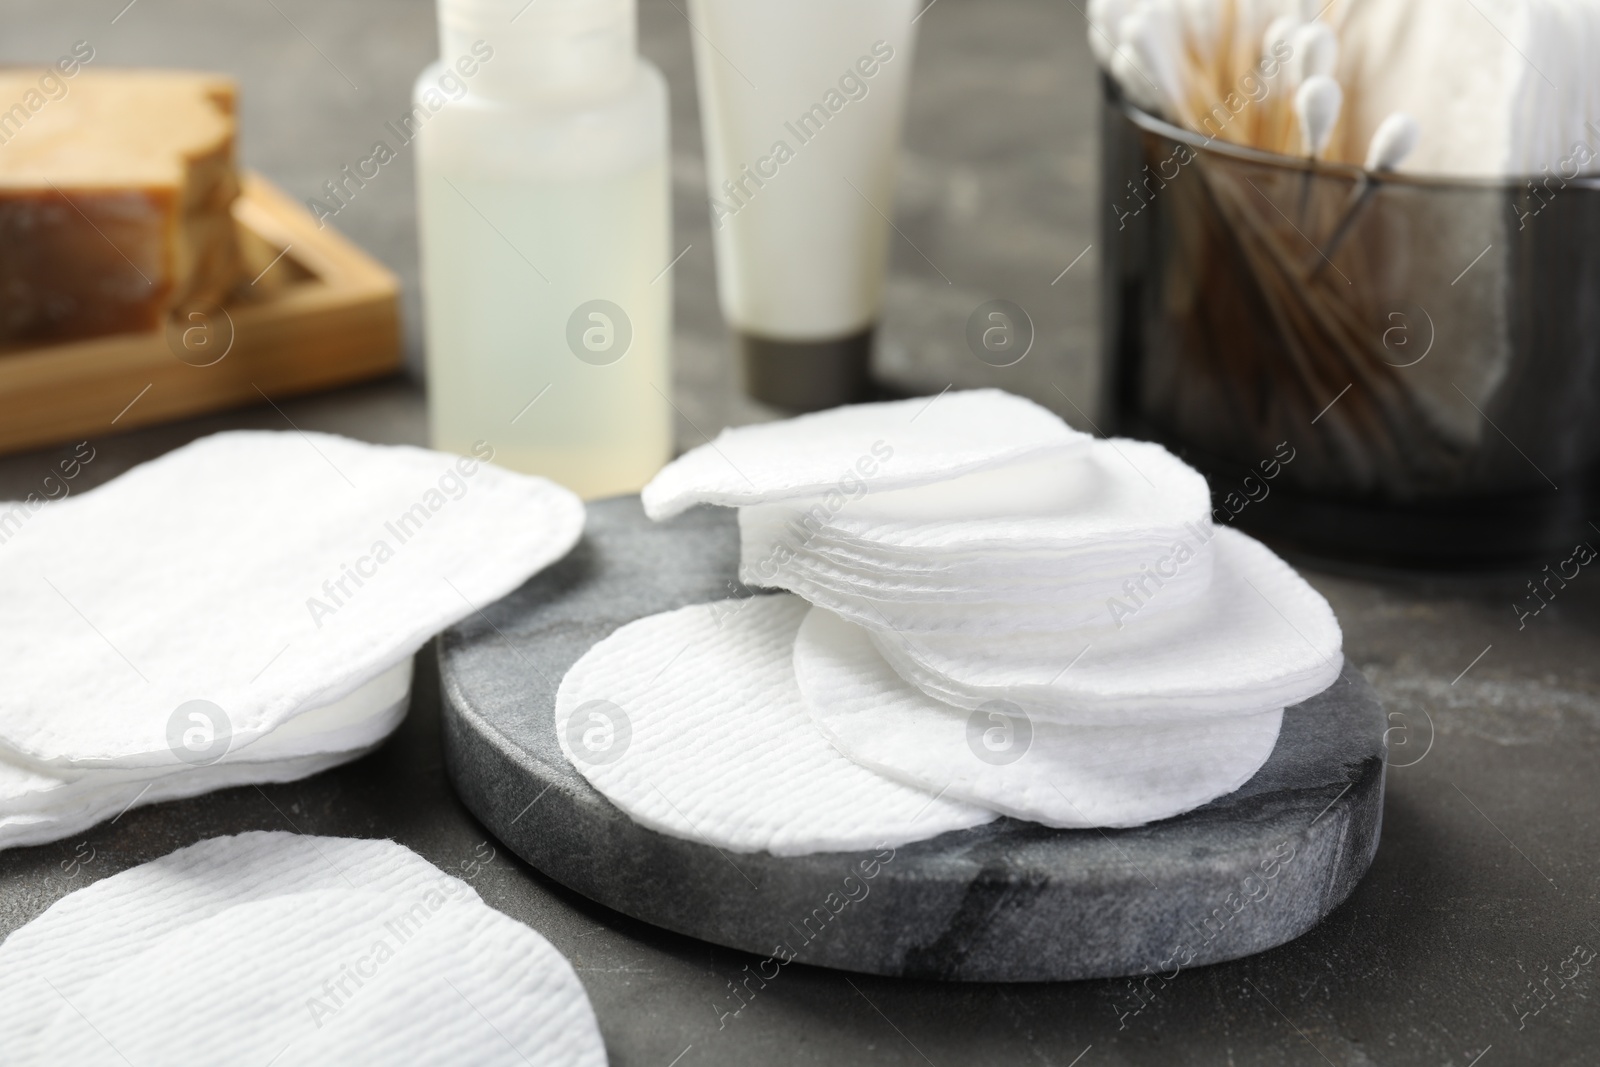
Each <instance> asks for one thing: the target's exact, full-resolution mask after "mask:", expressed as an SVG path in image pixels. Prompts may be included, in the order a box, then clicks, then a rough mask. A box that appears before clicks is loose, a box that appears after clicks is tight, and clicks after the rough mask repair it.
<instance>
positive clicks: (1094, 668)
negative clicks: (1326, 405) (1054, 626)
mask: <svg viewBox="0 0 1600 1067" xmlns="http://www.w3.org/2000/svg"><path fill="white" fill-rule="evenodd" d="M1212 545H1213V548H1214V550H1215V554H1216V559H1215V563H1214V570H1213V575H1212V582H1211V586H1210V588H1209V589H1208V590H1207V591H1206V593H1205V595H1204V596H1202V597H1200V598H1199V599H1197V600H1194V601H1191V602H1190V603H1188V604H1185V605H1183V606H1182V607H1179V608H1176V609H1174V610H1172V611H1167V612H1164V613H1161V614H1151V615H1148V616H1146V615H1145V614H1144V608H1145V607H1147V606H1148V604H1149V599H1145V600H1143V601H1135V600H1134V599H1132V598H1128V599H1127V600H1125V601H1124V603H1123V606H1122V609H1121V610H1120V611H1119V612H1118V619H1119V621H1120V622H1121V624H1122V626H1121V628H1120V629H1118V628H1116V627H1110V626H1108V627H1101V628H1098V629H1084V630H1076V631H1063V632H1061V633H1059V634H1055V635H1034V634H1027V635H1021V634H1013V635H1010V636H1008V637H994V638H978V637H961V638H946V637H941V636H932V635H915V636H913V635H907V634H902V633H894V632H873V633H872V635H871V636H872V641H873V643H874V644H875V645H876V646H877V648H878V651H879V652H881V653H882V654H883V657H884V659H886V660H888V661H889V664H890V666H892V667H893V668H894V669H895V671H896V672H897V673H898V674H899V675H900V676H901V677H902V678H904V679H905V680H906V681H908V682H910V683H911V684H912V685H914V686H916V687H917V688H918V689H920V690H922V691H923V692H924V693H926V694H928V695H929V696H931V697H933V698H934V699H935V700H938V701H941V702H943V703H947V704H954V705H956V706H958V707H963V708H968V709H972V708H977V707H979V706H981V705H982V704H984V703H986V702H988V701H991V700H1007V701H1010V702H1012V703H1014V704H1017V705H1018V706H1019V707H1021V708H1022V709H1023V710H1024V711H1025V712H1027V714H1028V715H1030V716H1032V717H1033V718H1034V719H1035V720H1049V721H1055V722H1063V723H1069V724H1079V725H1106V726H1127V725H1134V724H1142V723H1155V722H1175V721H1183V720H1187V719H1194V718H1200V717H1212V718H1226V717H1229V716H1236V715H1250V714H1257V713H1266V712H1269V711H1274V710H1277V709H1278V708H1287V707H1292V706H1293V705H1295V704H1298V703H1300V702H1301V701H1303V700H1307V699H1309V698H1311V697H1313V696H1315V695H1316V694H1318V693H1320V692H1322V690H1324V689H1326V688H1328V686H1330V685H1332V684H1333V683H1334V681H1335V679H1337V678H1338V677H1339V670H1340V668H1341V667H1342V666H1343V664H1344V656H1343V653H1342V651H1341V647H1342V637H1341V634H1340V631H1339V621H1338V620H1337V619H1336V618H1334V615H1333V609H1332V608H1330V607H1329V606H1328V602H1327V601H1326V600H1324V599H1323V598H1322V595H1321V594H1320V593H1318V592H1317V591H1316V590H1315V589H1313V588H1311V586H1310V585H1308V584H1306V581H1305V579H1303V578H1301V577H1300V576H1299V575H1298V574H1296V573H1295V571H1294V569H1293V568H1292V567H1290V566H1289V565H1288V564H1287V563H1285V562H1283V561H1282V560H1281V559H1279V558H1278V557H1277V556H1275V555H1273V553H1272V551H1271V550H1270V549H1268V548H1267V547H1266V546H1265V545H1262V544H1261V543H1260V542H1258V541H1254V540H1252V539H1251V538H1249V537H1246V536H1245V535H1244V534H1242V533H1239V532H1238V531H1237V530H1233V529H1229V528H1227V527H1221V528H1218V529H1217V530H1216V536H1215V540H1214V541H1213V542H1212ZM1160 595H1161V593H1160V591H1159V590H1157V591H1155V592H1154V594H1153V596H1154V597H1159V596H1160Z"/></svg>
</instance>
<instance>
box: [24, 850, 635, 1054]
mask: <svg viewBox="0 0 1600 1067" xmlns="http://www.w3.org/2000/svg"><path fill="white" fill-rule="evenodd" d="M0 992H3V994H4V997H3V1000H0V1020H3V1022H4V1024H5V1025H4V1029H5V1031H6V1033H7V1037H8V1042H7V1061H8V1062H17V1063H57V1062H72V1063H100V1062H106V1063H125V1062H127V1060H132V1061H133V1062H160V1063H222V1062H227V1063H237V1062H256V1063H267V1062H272V1063H276V1064H290V1063H354V1062H381V1063H416V1064H453V1063H526V1062H534V1061H537V1062H540V1063H551V1064H563V1065H567V1064H570V1065H575V1067H576V1065H583V1067H588V1065H600V1064H604V1062H605V1053H604V1047H603V1045H602V1043H601V1040H600V1037H599V1033H598V1029H597V1027H596V1024H595V1020H594V1014H593V1011H592V1009H591V1008H590V1007H589V1004H588V999H587V997H586V996H585V995H584V992H583V988H582V986H581V984H580V983H579V982H578V980H577V976H576V975H575V974H574V973H573V972H572V969H571V967H570V966H569V965H568V964H567V963H566V961H565V960H563V959H562V958H561V956H560V954H559V953H557V952H556V951H555V950H554V949H553V948H552V947H551V946H550V945H549V943H548V942H546V941H545V940H544V939H543V938H541V937H539V935H537V934H536V933H534V932H533V931H531V930H529V929H527V928H526V927H524V926H522V925H521V924H519V923H517V922H515V921H513V920H511V919H508V918H506V917H505V916H503V915H500V914H499V913H497V912H495V911H493V910H491V909H489V908H487V907H485V906H484V905H483V904H482V902H481V901H479V900H478V898H477V895H476V894H475V893H473V891H472V889H471V887H469V886H467V885H466V884H465V883H462V882H460V881H458V880H456V879H454V878H450V877H449V876H447V875H444V874H443V873H442V872H440V871H439V870H437V869H436V868H434V867H432V866H431V865H430V864H428V863H426V862H425V861H423V860H422V859H420V858H419V857H417V856H415V855H414V854H413V853H411V852H410V851H409V850H406V849H404V848H401V847H400V846H398V845H393V844H390V843H388V842H371V841H346V840H341V839H335V838H305V837H298V836H295V835H287V834H246V835H241V836H240V837H238V838H219V839H213V840H212V841H207V842H202V843H201V844H200V845H197V846H194V847H192V848H189V849H185V850H182V851H180V852H178V853H175V854H173V855H172V856H169V857H166V858H164V859H162V860H158V861H156V862H155V863H153V864H147V865H145V866H144V867H141V868H136V869H135V870H133V871H128V872H124V873H123V874H120V875H116V876H113V877H112V878H110V879H107V880H106V881H105V882H102V883H97V884H95V885H93V886H90V887H88V888H87V889H85V890H81V891H79V892H78V893H75V894H72V895H70V896H68V897H66V898H65V899H63V900H62V901H60V902H58V903H57V904H56V905H55V906H54V907H52V908H51V909H50V910H49V911H47V912H45V914H44V915H43V916H41V917H40V918H39V919H38V920H36V921H35V922H34V923H32V924H30V925H29V926H26V927H24V928H23V929H22V930H20V931H18V932H17V933H16V934H14V935H13V936H12V938H11V939H9V940H8V941H7V942H6V943H5V945H4V946H0ZM196 1004H203V1005H204V1006H205V1010H204V1011H201V1012H196V1011H195V1005H196ZM86 1020H88V1021H89V1022H90V1025H87V1026H86V1025H85V1021H86ZM13 1023H16V1024H17V1027H16V1029H15V1030H13V1029H12V1027H11V1024H13ZM13 1033H15V1034H16V1038H15V1039H12V1034H13ZM124 1057H126V1058H127V1059H124ZM530 1057H531V1059H530Z"/></svg>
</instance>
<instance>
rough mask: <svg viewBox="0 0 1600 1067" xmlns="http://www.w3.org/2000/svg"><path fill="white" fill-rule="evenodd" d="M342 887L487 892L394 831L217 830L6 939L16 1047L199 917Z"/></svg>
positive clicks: (57, 906) (61, 903)
mask: <svg viewBox="0 0 1600 1067" xmlns="http://www.w3.org/2000/svg"><path fill="white" fill-rule="evenodd" d="M84 870H86V871H92V870H93V866H92V865H90V866H86V867H85V868H84ZM339 888H343V889H359V890H365V891H371V892H378V893H384V894H387V895H390V896H392V897H395V898H398V899H403V900H411V899H418V898H421V897H423V896H424V895H426V894H427V893H429V892H430V891H436V892H439V893H441V894H443V895H444V896H446V897H449V898H451V899H456V898H465V899H469V900H477V894H476V893H475V892H474V891H473V890H472V887H471V886H469V885H467V884H466V883H465V882H462V881H460V880H459V879H456V878H452V877H451V876H449V875H447V874H445V873H444V872H443V871H441V870H439V869H438V868H437V867H435V866H434V865H433V864H431V863H429V862H428V861H427V860H425V859H423V858H422V857H421V856H418V855H417V854H416V853H415V852H412V851H411V850H410V849H408V848H406V847H404V846H403V845H397V844H395V843H394V842H392V841H368V840H359V839H355V838H336V837H311V836H306V835H303V834H294V833H282V832H261V831H254V832H251V833H244V834H238V835H236V836H232V837H213V838H210V839H208V840H205V841H201V842H200V843H198V844H195V845H190V846H189V847H187V848H182V849H179V850H178V851H176V852H172V853H169V854H168V855H166V856H162V857H161V858H160V859H157V860H152V861H151V862H149V863H146V864H143V865H142V866H139V867H134V868H132V869H131V870H126V871H122V872H120V873H118V874H114V875H111V876H110V877H108V878H103V879H101V880H100V881H98V882H94V883H91V884H89V885H86V886H85V887H84V888H82V889H79V890H77V891H75V892H72V893H69V894H68V895H66V896H65V897H62V898H61V899H60V900H58V901H56V903H54V904H53V905H51V906H50V907H49V908H48V909H46V910H45V911H44V912H43V913H42V914H41V915H39V916H38V917H37V918H35V919H34V920H33V921H32V922H30V923H28V924H27V925H26V926H23V927H22V928H21V929H19V930H16V931H14V932H13V933H12V934H11V935H10V936H9V937H8V938H6V940H5V941H4V943H3V944H0V1034H4V1035H5V1036H6V1045H7V1048H8V1053H10V1054H11V1055H14V1056H18V1057H21V1056H22V1055H23V1054H24V1051H30V1050H37V1049H38V1048H39V1046H37V1045H33V1044H30V1042H31V1041H33V1040H34V1039H36V1038H37V1036H38V1034H39V1033H40V1032H42V1031H43V1029H44V1027H45V1026H46V1024H47V1023H48V1022H49V1020H50V1018H51V1016H53V1015H54V1013H55V1012H56V1010H57V1009H58V1008H60V1007H61V1006H62V998H63V997H65V998H66V1000H68V1001H75V1000H76V998H77V997H78V995H79V994H81V993H82V992H83V991H84V990H85V989H86V988H87V987H88V986H89V984H90V983H91V982H92V981H93V980H94V978H95V976H96V975H98V974H101V973H103V972H104V971H105V970H106V969H107V968H109V967H112V966H115V965H118V964H120V963H122V962H124V961H126V960H129V959H131V958H133V957H134V956H136V955H138V954H139V953H140V952H143V951H144V950H145V949H146V948H148V947H150V946H151V945H154V944H157V943H159V942H162V941H164V940H165V939H167V938H168V937H171V936H173V935H174V934H176V933H177V932H179V931H180V930H182V929H184V928H185V927H187V926H189V925H191V924H193V923H195V922H198V921H200V920H202V919H205V918H208V917H209V916H211V915H215V914H216V913H218V912H220V911H222V910H224V909H225V908H229V907H232V906H234V905H236V904H241V903H245V902H248V901H252V900H261V899H266V898H269V897H276V896H282V895H285V894H289V893H305V892H314V891H316V890H323V889H339ZM52 987H53V988H52ZM155 1061H165V1062H170V1060H169V1059H168V1058H167V1057H162V1056H157V1057H155ZM38 1062H58V1063H59V1062H64V1061H63V1060H61V1059H60V1058H55V1059H50V1058H46V1057H43V1056H41V1057H40V1058H39V1059H38ZM152 1062H154V1061H152Z"/></svg>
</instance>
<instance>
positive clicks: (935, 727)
mask: <svg viewBox="0 0 1600 1067" xmlns="http://www.w3.org/2000/svg"><path fill="white" fill-rule="evenodd" d="M794 665H795V677H796V679H797V681H798V684H799V686H800V693H801V696H802V698H803V699H804V701H805V705H806V710H807V711H808V712H809V713H810V714H811V718H812V720H813V721H814V722H816V724H817V726H818V727H819V728H820V729H821V730H822V732H823V733H824V734H826V735H827V737H828V739H829V740H830V741H832V742H833V744H834V746H835V747H836V748H838V749H839V751H841V752H843V753H845V754H846V755H848V756H849V757H850V758H851V759H852V760H854V761H856V762H857V763H859V764H861V765H862V766H864V767H869V768H871V769H872V770H875V771H878V772H879V773H881V774H884V775H886V776H888V777H890V778H893V779H895V780H896V781H900V782H905V783H907V784H908V785H914V786H919V787H921V788H923V789H928V790H932V791H936V792H941V793H943V794H944V795H946V796H949V797H953V798H957V799H960V800H966V801H970V802H971V803H974V804H980V805H982V806H984V807H987V808H991V809H993V810H995V811H999V812H1002V813H1003V814H1006V815H1010V816H1012V817H1013V818H1018V819H1029V820H1032V821H1033V822H1037V823H1043V824H1044V825H1046V826H1058V827H1074V828H1076V827H1091V826H1141V825H1143V824H1145V823H1147V822H1153V821H1155V820H1157V819H1165V818H1169V817H1171V816H1173V815H1178V814H1180V813H1182V812H1185V811H1189V810H1190V809H1192V808H1196V807H1199V806H1200V805H1201V804H1204V803H1206V802H1207V801H1209V800H1213V799H1215V798H1217V797H1219V796H1222V795H1224V794H1226V793H1231V792H1233V791H1234V790H1235V789H1237V788H1239V787H1240V786H1241V785H1243V784H1244V783H1245V782H1247V781H1249V780H1250V777H1251V776H1252V775H1254V774H1255V773H1256V771H1258V770H1260V768H1261V765H1262V764H1263V763H1265V762H1266V760H1267V757H1268V756H1270V755H1271V754H1272V748H1273V745H1275V744H1276V743H1277V740H1278V727H1279V725H1280V723H1281V722H1282V720H1283V712H1282V711H1269V712H1264V713H1261V714H1255V715H1244V716H1233V717H1228V718H1211V719H1201V720H1197V721H1194V722H1186V723H1175V724H1161V725H1158V726H1151V725H1136V726H1064V725H1061V724H1059V723H1052V722H1043V721H1034V720H1032V719H1031V718H1030V717H1029V716H1028V715H1026V714H1025V713H1024V712H1022V711H1021V709H1019V708H1017V707H1016V706H1014V705H1007V704H1005V703H1004V702H1001V701H995V702H992V703H990V704H989V705H986V706H985V707H983V708H980V709H978V710H973V711H969V710H967V709H965V708H956V707H952V706H951V705H949V704H942V703H940V702H938V701H936V700H933V699H931V698H929V697H928V696H926V695H924V694H923V693H921V692H919V691H918V690H916V689H913V688H912V687H911V686H909V685H907V684H906V682H905V681H904V680H903V679H902V678H901V677H900V676H899V675H897V674H896V673H895V672H894V671H893V670H892V669H891V668H890V667H889V665H888V664H887V663H886V662H884V659H883V657H882V656H880V655H879V654H878V652H877V650H876V649H875V648H874V647H873V645H872V642H871V641H870V640H869V639H868V637H867V634H866V633H865V632H864V631H863V630H862V629H861V628H859V627H857V626H854V625H852V624H851V623H849V622H846V621H845V620H843V619H841V618H839V617H838V616H836V615H834V614H832V613H831V612H828V611H825V610H823V609H821V608H813V609H811V611H810V612H809V613H808V614H807V615H806V619H805V622H804V623H802V624H801V626H800V632H799V635H798V637H797V639H796V641H795V649H794Z"/></svg>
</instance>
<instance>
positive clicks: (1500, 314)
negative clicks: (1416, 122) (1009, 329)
mask: <svg viewBox="0 0 1600 1067" xmlns="http://www.w3.org/2000/svg"><path fill="white" fill-rule="evenodd" d="M1104 84H1105V105H1104V109H1103V125H1102V146H1101V151H1102V193H1103V196H1104V198H1105V200H1106V205H1105V209H1106V215H1105V222H1104V226H1103V228H1102V239H1101V247H1102V249H1103V250H1104V259H1103V262H1104V269H1103V275H1102V286H1103V309H1102V311H1103V316H1102V337H1103V342H1102V345H1103V347H1102V355H1103V359H1104V371H1105V373H1104V378H1103V382H1104V395H1103V397H1102V405H1101V410H1102V412H1103V413H1104V414H1105V415H1106V417H1107V419H1108V420H1110V423H1111V426H1107V427H1106V428H1107V429H1108V430H1110V429H1111V428H1112V427H1113V426H1114V427H1115V432H1118V433H1122V434H1125V435H1129V436H1135V437H1143V438H1147V439H1150V440H1155V441H1159V442H1161V443H1162V444H1164V445H1166V446H1167V447H1168V448H1170V449H1172V450H1173V451H1174V452H1176V453H1177V454H1179V455H1181V456H1182V457H1183V458H1184V459H1186V460H1187V461H1189V462H1190V463H1192V464H1193V465H1195V466H1196V467H1198V468H1199V469H1200V470H1202V471H1203V472H1204V473H1205V474H1206V475H1207V477H1208V479H1209V480H1210V482H1211V486H1212V491H1213V496H1214V500H1215V502H1216V504H1217V511H1216V515H1215V517H1216V519H1217V521H1219V522H1231V523H1235V524H1237V525H1239V526H1241V527H1242V528H1245V529H1247V530H1249V531H1251V532H1254V533H1256V534H1257V535H1258V536H1261V537H1263V538H1265V539H1267V540H1270V541H1272V542H1274V543H1275V544H1278V545H1280V546H1282V547H1284V548H1286V549H1288V550H1290V551H1298V552H1300V553H1302V554H1306V555H1310V556H1315V557H1322V558H1328V559H1337V560H1345V561H1352V562H1359V563H1367V564H1377V565H1381V566H1399V567H1407V568H1418V567H1421V568H1440V569H1462V568H1477V567H1498V566H1509V565H1516V564H1520V563H1523V562H1538V561H1544V560H1548V559H1549V558H1552V557H1554V556H1556V555H1558V554H1559V555H1563V556H1564V555H1567V554H1569V553H1570V551H1571V549H1572V547H1573V545H1574V543H1575V542H1577V541H1579V540H1587V539H1590V538H1593V539H1595V540H1596V543H1600V530H1597V529H1596V528H1595V527H1593V526H1591V525H1590V523H1589V516H1588V509H1589V505H1590V504H1591V502H1592V501H1593V500H1594V499H1595V494H1594V492H1593V490H1594V488H1595V486H1596V484H1597V473H1600V181H1596V180H1594V179H1584V178H1580V177H1577V176H1576V169H1574V171H1573V175H1572V176H1570V177H1568V176H1566V175H1564V174H1557V173H1554V172H1552V174H1551V175H1549V176H1547V177H1541V178H1540V179H1539V180H1538V181H1537V182H1529V181H1526V180H1524V181H1509V180H1508V181H1502V182H1493V181H1455V180H1442V179H1434V178H1425V177H1417V176H1410V175H1403V174H1383V175H1373V174H1369V173H1367V172H1365V171H1363V170H1362V169H1361V168H1358V167H1350V166H1340V165H1328V164H1320V163H1319V164H1315V165H1313V164H1311V163H1310V162H1308V161H1306V160H1302V159H1295V158H1292V157H1287V156H1282V155H1277V154H1273V153H1268V152H1262V151H1258V150H1254V149H1250V148H1244V147H1241V146H1238V145H1235V144H1231V143H1227V142H1224V141H1221V140H1213V139H1209V138H1206V137H1202V136H1199V135H1196V134H1194V133H1192V132H1190V131H1187V130H1183V129H1180V128H1178V127H1175V126H1173V125H1170V124H1169V123H1166V122H1163V121H1161V120H1159V119H1157V118H1154V117H1152V116H1150V115H1148V114H1145V113H1144V112H1142V111H1140V110H1139V109H1137V108H1135V107H1133V106H1132V105H1130V104H1128V103H1127V102H1126V101H1124V100H1123V99H1122V98H1121V96H1120V94H1119V92H1118V91H1117V89H1116V87H1115V85H1114V84H1113V83H1111V82H1110V81H1109V80H1107V81H1106V82H1105V83H1104ZM1102 425H1104V424H1102Z"/></svg>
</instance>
